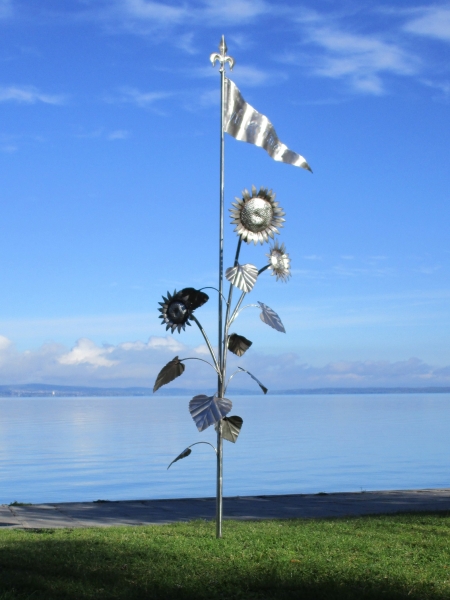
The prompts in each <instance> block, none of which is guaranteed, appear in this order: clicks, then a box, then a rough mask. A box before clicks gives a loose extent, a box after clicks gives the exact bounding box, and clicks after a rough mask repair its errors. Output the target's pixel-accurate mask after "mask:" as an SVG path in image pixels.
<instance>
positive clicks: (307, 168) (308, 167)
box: [302, 160, 313, 173]
mask: <svg viewBox="0 0 450 600" xmlns="http://www.w3.org/2000/svg"><path fill="white" fill-rule="evenodd" d="M302 167H303V168H304V169H306V170H307V171H309V172H310V173H312V172H313V170H312V169H311V167H310V166H309V165H308V163H307V162H306V160H305V162H304V163H303V164H302Z"/></svg>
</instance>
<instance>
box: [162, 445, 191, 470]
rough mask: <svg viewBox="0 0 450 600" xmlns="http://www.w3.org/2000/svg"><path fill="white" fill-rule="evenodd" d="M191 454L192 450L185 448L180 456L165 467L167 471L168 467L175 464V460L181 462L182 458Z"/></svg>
mask: <svg viewBox="0 0 450 600" xmlns="http://www.w3.org/2000/svg"><path fill="white" fill-rule="evenodd" d="M191 452H192V450H191V449H190V448H186V450H183V452H182V453H181V454H179V455H178V456H177V457H176V458H174V459H173V461H172V462H171V463H170V465H169V466H168V467H167V470H169V469H170V467H171V466H172V465H173V463H175V462H177V460H181V459H182V458H186V456H189V454H190V453H191Z"/></svg>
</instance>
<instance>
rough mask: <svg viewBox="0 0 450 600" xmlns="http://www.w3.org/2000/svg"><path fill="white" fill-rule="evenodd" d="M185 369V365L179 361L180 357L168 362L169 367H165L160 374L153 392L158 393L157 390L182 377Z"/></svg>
mask: <svg viewBox="0 0 450 600" xmlns="http://www.w3.org/2000/svg"><path fill="white" fill-rule="evenodd" d="M185 368H186V367H185V366H184V365H183V363H182V362H180V360H179V359H178V356H175V358H173V359H172V360H171V361H170V362H168V363H167V365H166V366H164V367H163V368H162V369H161V371H160V372H159V373H158V377H157V378H156V381H155V385H154V386H153V392H156V390H159V388H160V387H162V386H163V385H166V383H170V382H171V381H173V380H174V379H176V378H177V377H179V376H180V375H182V374H183V373H184V369H185Z"/></svg>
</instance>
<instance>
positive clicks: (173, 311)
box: [167, 302, 188, 323]
mask: <svg viewBox="0 0 450 600" xmlns="http://www.w3.org/2000/svg"><path fill="white" fill-rule="evenodd" d="M187 314H188V310H187V308H186V306H185V305H184V304H183V303H182V302H172V303H171V304H170V305H169V307H168V309H167V315H168V317H169V319H170V320H171V321H172V323H183V322H184V321H185V319H186V317H187Z"/></svg>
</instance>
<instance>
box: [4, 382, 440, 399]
mask: <svg viewBox="0 0 450 600" xmlns="http://www.w3.org/2000/svg"><path fill="white" fill-rule="evenodd" d="M214 391H215V390H214V389H210V390H201V391H199V390H191V389H186V388H164V389H159V390H158V391H157V392H156V393H155V394H153V390H152V388H147V387H126V388H118V387H110V388H101V387H86V386H72V385H51V384H50V385H49V384H43V383H27V384H23V385H1V386H0V397H3V398H18V397H32V398H45V397H49V396H50V397H51V396H57V397H62V398H64V397H68V398H69V397H72V398H73V397H77V396H79V397H86V396H98V397H106V396H192V395H196V394H199V393H204V394H211V395H212V394H214ZM443 393H450V387H423V388H415V387H366V388H308V389H306V388H300V389H291V390H271V391H269V394H270V395H272V396H273V395H290V396H293V395H295V396H298V395H319V394H336V395H337V394H443ZM260 394H261V392H260V391H259V390H257V389H256V390H255V389H250V390H248V389H233V390H230V391H229V392H227V396H228V395H229V396H236V395H249V396H250V395H251V396H256V395H260Z"/></svg>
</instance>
